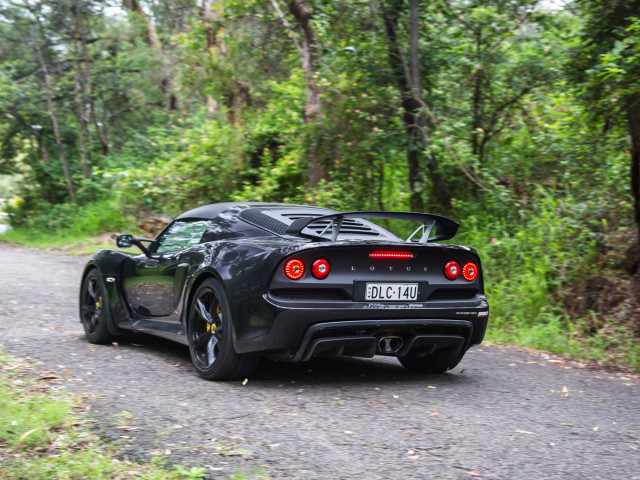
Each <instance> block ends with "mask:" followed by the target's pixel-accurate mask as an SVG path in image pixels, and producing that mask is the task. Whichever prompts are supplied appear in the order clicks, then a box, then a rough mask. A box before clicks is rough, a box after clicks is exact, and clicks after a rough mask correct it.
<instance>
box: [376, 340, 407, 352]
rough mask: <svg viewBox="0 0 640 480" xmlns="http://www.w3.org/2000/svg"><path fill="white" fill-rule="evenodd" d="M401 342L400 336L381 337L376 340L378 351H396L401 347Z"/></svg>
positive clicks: (402, 341)
mask: <svg viewBox="0 0 640 480" xmlns="http://www.w3.org/2000/svg"><path fill="white" fill-rule="evenodd" d="M403 343H404V340H402V337H382V338H380V340H378V351H379V352H380V353H396V352H397V351H398V350H400V349H401V348H402V344H403Z"/></svg>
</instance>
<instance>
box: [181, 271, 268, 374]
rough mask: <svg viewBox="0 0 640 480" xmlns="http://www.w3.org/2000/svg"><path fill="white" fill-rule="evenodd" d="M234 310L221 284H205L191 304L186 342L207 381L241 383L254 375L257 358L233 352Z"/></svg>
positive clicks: (196, 365)
mask: <svg viewBox="0 0 640 480" xmlns="http://www.w3.org/2000/svg"><path fill="white" fill-rule="evenodd" d="M231 330H232V321H231V309H230V308H229V302H228V300H227V296H226V295H225V292H224V289H223V288H222V285H221V284H220V283H219V282H218V281H216V280H215V279H213V278H207V279H206V280H205V281H203V282H202V283H201V284H200V286H199V287H198V289H197V290H196V293H195V294H194V295H193V300H192V301H191V303H190V305H189V312H188V316H187V339H188V341H189V352H190V353H191V361H192V362H193V365H194V366H195V368H196V370H197V371H198V373H199V374H200V376H201V377H203V378H206V379H207V380H240V379H243V378H246V377H248V376H249V375H251V374H252V373H253V371H254V370H255V369H256V367H257V365H258V360H259V359H258V358H257V357H252V356H249V355H238V354H237V353H236V352H235V350H234V349H233V338H232V331H231Z"/></svg>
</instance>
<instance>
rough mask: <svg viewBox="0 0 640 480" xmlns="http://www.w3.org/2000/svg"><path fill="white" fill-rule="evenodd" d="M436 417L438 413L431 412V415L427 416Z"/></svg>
mask: <svg viewBox="0 0 640 480" xmlns="http://www.w3.org/2000/svg"><path fill="white" fill-rule="evenodd" d="M436 415H438V412H431V413H430V414H429V416H430V417H435V416H436Z"/></svg>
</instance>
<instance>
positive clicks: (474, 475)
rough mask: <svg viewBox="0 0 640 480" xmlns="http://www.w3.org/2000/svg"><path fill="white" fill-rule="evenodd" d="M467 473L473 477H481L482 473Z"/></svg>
mask: <svg viewBox="0 0 640 480" xmlns="http://www.w3.org/2000/svg"><path fill="white" fill-rule="evenodd" d="M467 475H471V476H472V477H479V476H480V474H479V473H476V472H467Z"/></svg>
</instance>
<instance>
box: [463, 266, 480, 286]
mask: <svg viewBox="0 0 640 480" xmlns="http://www.w3.org/2000/svg"><path fill="white" fill-rule="evenodd" d="M462 276H463V277H464V279H465V280H466V281H467V282H473V281H474V280H475V279H476V277H477V276H478V266H477V265H476V264H475V263H472V262H469V263H465V265H464V267H462Z"/></svg>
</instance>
